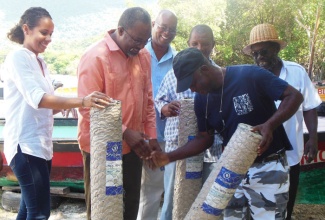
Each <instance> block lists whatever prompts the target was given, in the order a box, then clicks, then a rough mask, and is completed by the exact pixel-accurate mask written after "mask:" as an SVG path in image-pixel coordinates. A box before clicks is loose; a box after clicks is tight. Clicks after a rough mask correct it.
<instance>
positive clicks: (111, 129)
mask: <svg viewBox="0 0 325 220" xmlns="http://www.w3.org/2000/svg"><path fill="white" fill-rule="evenodd" d="M90 154H91V160H90V188H91V190H90V192H91V219H92V220H97V219H98V220H102V219H112V220H115V219H123V174H122V116H121V102H120V101H114V102H113V103H111V104H110V105H109V106H107V107H106V108H105V109H94V108H92V109H91V110H90Z"/></svg>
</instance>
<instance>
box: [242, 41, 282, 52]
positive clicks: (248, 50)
mask: <svg viewBox="0 0 325 220" xmlns="http://www.w3.org/2000/svg"><path fill="white" fill-rule="evenodd" d="M262 42H275V43H278V44H280V50H282V49H283V48H285V47H286V46H287V42H285V41H283V40H265V41H263V40H262V41H259V42H255V43H252V44H248V45H247V46H246V47H244V49H243V52H244V53H245V54H247V55H251V52H252V49H251V46H252V45H254V44H258V43H262Z"/></svg>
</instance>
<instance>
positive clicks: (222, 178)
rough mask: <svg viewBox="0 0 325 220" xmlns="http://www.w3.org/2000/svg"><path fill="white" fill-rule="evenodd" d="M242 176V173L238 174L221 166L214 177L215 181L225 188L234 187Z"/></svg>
mask: <svg viewBox="0 0 325 220" xmlns="http://www.w3.org/2000/svg"><path fill="white" fill-rule="evenodd" d="M244 176H245V175H244V174H238V173H235V172H232V171H231V170H228V169H227V168H225V167H222V168H221V170H220V172H219V174H218V176H217V178H216V183H218V184H219V185H221V186H223V187H225V188H227V189H236V188H237V187H238V186H239V184H240V182H241V181H242V179H243V178H244Z"/></svg>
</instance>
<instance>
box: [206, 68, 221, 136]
mask: <svg viewBox="0 0 325 220" xmlns="http://www.w3.org/2000/svg"><path fill="white" fill-rule="evenodd" d="M220 71H221V76H222V84H221V97H220V108H219V114H221V118H222V102H223V85H224V84H225V76H224V73H223V70H222V69H221V68H220ZM209 94H210V93H208V95H207V104H206V107H205V119H206V120H208V105H209ZM221 121H222V124H223V127H225V121H224V120H223V119H221ZM222 130H223V129H222Z"/></svg>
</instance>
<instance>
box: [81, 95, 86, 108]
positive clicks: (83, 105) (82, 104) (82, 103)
mask: <svg viewBox="0 0 325 220" xmlns="http://www.w3.org/2000/svg"><path fill="white" fill-rule="evenodd" d="M84 101H85V97H83V98H82V101H81V106H82V107H83V108H84V107H85V104H84Z"/></svg>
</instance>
